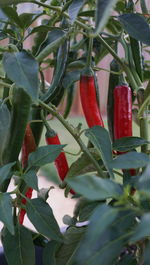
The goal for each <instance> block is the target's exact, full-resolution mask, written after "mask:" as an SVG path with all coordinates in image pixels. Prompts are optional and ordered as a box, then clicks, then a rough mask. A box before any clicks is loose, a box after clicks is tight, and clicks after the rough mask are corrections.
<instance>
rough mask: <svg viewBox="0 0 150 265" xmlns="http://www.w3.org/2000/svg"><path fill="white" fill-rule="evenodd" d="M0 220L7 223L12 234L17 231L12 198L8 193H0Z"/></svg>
mask: <svg viewBox="0 0 150 265" xmlns="http://www.w3.org/2000/svg"><path fill="white" fill-rule="evenodd" d="M0 221H2V222H3V223H4V224H5V225H6V227H7V229H8V230H9V232H10V233H11V234H14V233H15V231H14V223H13V216H12V198H11V196H10V195H9V194H7V193H0Z"/></svg>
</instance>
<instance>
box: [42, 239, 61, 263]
mask: <svg viewBox="0 0 150 265" xmlns="http://www.w3.org/2000/svg"><path fill="white" fill-rule="evenodd" d="M59 247H60V243H58V242H56V241H53V240H51V241H50V242H48V243H47V244H46V246H45V248H44V251H43V263H44V265H56V257H55V256H56V251H57V250H58V248H59Z"/></svg>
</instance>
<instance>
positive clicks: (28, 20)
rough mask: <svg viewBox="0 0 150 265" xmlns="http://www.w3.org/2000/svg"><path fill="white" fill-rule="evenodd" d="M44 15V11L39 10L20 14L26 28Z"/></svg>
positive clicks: (23, 26)
mask: <svg viewBox="0 0 150 265" xmlns="http://www.w3.org/2000/svg"><path fill="white" fill-rule="evenodd" d="M41 15H43V12H37V13H22V14H21V15H20V16H19V19H20V21H21V24H22V28H23V29H26V28H28V27H29V26H30V25H31V24H32V23H33V22H34V21H35V20H36V19H37V18H38V17H40V16H41Z"/></svg>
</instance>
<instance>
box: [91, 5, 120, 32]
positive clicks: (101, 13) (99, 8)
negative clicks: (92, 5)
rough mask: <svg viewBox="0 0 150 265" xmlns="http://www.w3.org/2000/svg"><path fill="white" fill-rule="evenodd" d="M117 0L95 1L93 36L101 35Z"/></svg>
mask: <svg viewBox="0 0 150 265" xmlns="http://www.w3.org/2000/svg"><path fill="white" fill-rule="evenodd" d="M117 1H118V0H97V5H96V14H95V17H96V18H95V19H96V26H95V32H94V35H95V36H96V35H98V34H99V33H101V32H102V31H103V29H104V27H105V25H106V23H107V21H108V19H109V17H110V14H111V12H112V10H113V9H114V7H115V5H116V3H117Z"/></svg>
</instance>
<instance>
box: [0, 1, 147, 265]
mask: <svg viewBox="0 0 150 265" xmlns="http://www.w3.org/2000/svg"><path fill="white" fill-rule="evenodd" d="M22 3H27V4H29V3H33V4H34V6H35V7H36V10H37V11H35V12H33V13H24V12H23V7H22V5H23V4H22ZM147 5H148V1H147V3H146V1H145V0H118V1H117V0H64V1H62V0H51V1H50V0H48V1H46V0H39V1H34V0H32V1H30V0H5V1H4V0H0V40H1V43H0V44H1V45H0V88H1V90H0V94H1V99H0V125H1V126H0V221H1V222H3V224H4V227H3V229H2V231H1V239H2V244H3V247H4V252H5V256H6V259H7V262H8V265H35V245H38V246H41V247H42V248H43V264H44V265H59V264H60V265H88V264H89V265H104V264H105V265H127V264H128V265H129V264H130V265H142V264H144V265H149V264H150V242H149V236H150V225H149V223H150V201H149V200H150V159H149V152H150V149H149V141H148V140H149V139H148V137H149V135H148V132H149V129H148V126H149V103H150V81H149V75H150V61H149V60H148V55H149V53H150V50H149V46H150V28H149V21H150V20H149V19H150V15H149V12H148V7H147ZM19 10H21V13H20V12H19ZM37 21H38V23H37ZM30 38H32V39H33V42H32V45H30V48H28V49H25V48H24V47H25V43H26V42H27V41H28V40H29V39H30ZM4 43H5V44H4ZM120 49H121V50H122V51H123V52H122V54H121V56H120ZM108 54H110V55H112V57H113V61H112V63H111V65H110V68H109V69H103V70H106V71H108V72H109V73H110V77H109V88H108V101H107V122H108V130H107V129H106V128H104V124H103V121H102V117H101V114H100V107H99V94H98V92H99V87H98V83H97V77H96V72H97V71H100V70H101V68H100V67H99V62H100V61H101V60H102V59H103V58H104V57H105V56H107V55H108ZM49 55H50V56H49ZM45 69H49V71H51V70H53V77H52V81H51V84H50V85H49V84H48V83H47V82H46V81H45ZM79 80H80V83H79V85H80V93H81V102H82V107H83V112H84V115H85V119H86V121H87V125H88V127H89V128H88V129H86V130H82V126H81V124H79V125H78V126H77V127H76V128H74V127H73V126H72V125H71V124H69V122H68V120H67V117H68V116H69V114H70V110H71V106H72V102H73V98H74V96H75V93H76V86H75V84H76V82H77V81H79ZM64 97H66V101H65V102H66V106H65V107H64V112H63V114H60V113H59V111H58V108H57V107H58V106H59V104H60V103H61V102H62V101H63V99H64ZM101 97H102V96H101ZM49 115H52V116H53V117H54V118H56V119H58V120H59V121H60V122H61V124H62V126H64V127H65V129H66V131H68V132H69V133H70V134H71V135H72V136H73V137H74V139H75V140H76V142H77V143H78V145H79V148H80V151H81V153H80V156H79V157H78V158H77V160H76V161H75V162H74V163H73V164H72V165H71V166H70V168H69V167H68V164H67V160H66V156H65V154H64V153H63V151H65V145H61V144H60V141H59V139H58V136H57V133H56V132H54V130H53V129H52V128H51V127H50V126H51V123H50V122H48V120H47V117H48V116H49ZM133 121H134V122H136V123H137V124H138V126H139V129H140V130H139V131H140V135H138V136H137V135H136V136H132V123H133ZM44 127H45V128H46V129H47V135H46V140H47V145H46V142H45V145H44V146H39V142H40V138H41V134H42V131H43V128H44ZM82 134H85V136H86V137H87V139H88V146H87V145H86V144H85V143H84V141H83V138H82ZM20 154H21V155H20ZM53 162H54V163H55V166H56V168H57V170H58V175H59V177H60V179H61V180H62V184H61V185H60V186H61V187H60V188H63V189H64V196H66V197H67V196H68V194H69V193H71V194H72V196H73V198H77V204H76V207H75V209H74V216H65V217H64V222H65V224H67V225H68V229H67V231H66V232H65V233H64V234H62V233H61V232H60V228H59V226H58V224H57V221H56V219H55V216H54V214H53V211H52V209H51V207H50V205H49V204H48V203H47V202H46V201H47V198H48V196H49V187H48V189H46V190H44V189H42V187H39V185H38V177H37V172H38V171H39V169H40V168H41V167H42V166H43V165H46V164H49V163H53ZM83 172H84V173H83ZM11 180H14V183H15V186H14V190H13V191H8V188H9V184H10V181H11ZM32 190H35V191H37V197H36V198H34V199H32ZM25 214H27V216H28V218H29V220H30V221H31V223H32V224H33V226H34V227H35V229H36V231H37V232H36V233H35V232H33V231H31V230H29V229H28V228H26V227H25V226H24V225H23V221H24V215H25ZM85 221H86V223H84V225H83V226H79V225H78V223H79V222H81V223H82V222H85Z"/></svg>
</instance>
